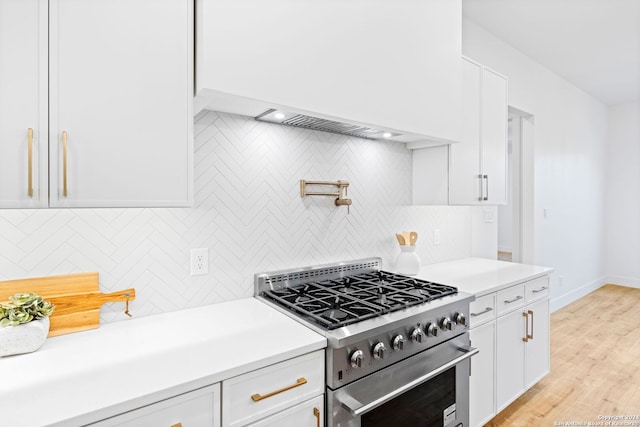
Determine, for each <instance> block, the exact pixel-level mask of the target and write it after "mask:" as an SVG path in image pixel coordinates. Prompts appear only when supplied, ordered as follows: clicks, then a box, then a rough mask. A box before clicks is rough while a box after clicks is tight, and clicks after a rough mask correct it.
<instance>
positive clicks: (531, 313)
mask: <svg viewBox="0 0 640 427" xmlns="http://www.w3.org/2000/svg"><path fill="white" fill-rule="evenodd" d="M527 313H529V314H530V315H531V335H527V338H528V339H530V340H532V339H533V310H528V311H527Z"/></svg>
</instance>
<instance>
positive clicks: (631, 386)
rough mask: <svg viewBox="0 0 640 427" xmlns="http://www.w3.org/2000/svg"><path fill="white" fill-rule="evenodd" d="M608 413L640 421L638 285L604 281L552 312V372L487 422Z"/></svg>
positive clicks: (524, 422)
mask: <svg viewBox="0 0 640 427" xmlns="http://www.w3.org/2000/svg"><path fill="white" fill-rule="evenodd" d="M498 369H500V367H498ZM607 415H609V416H613V415H625V416H634V415H635V416H638V418H636V419H633V420H632V419H629V420H619V421H618V422H620V421H626V422H628V423H631V424H626V425H634V426H640V289H633V288H626V287H621V286H614V285H605V286H603V287H602V288H600V289H598V290H597V291H595V292H593V293H591V294H589V295H587V296H586V297H584V298H581V299H579V300H578V301H575V302H574V303H572V304H570V305H568V306H566V307H564V308H562V309H560V310H558V311H556V312H555V313H553V314H552V315H551V373H550V374H549V375H547V376H546V377H545V378H544V379H543V380H542V381H541V382H539V383H538V384H536V385H535V386H534V387H533V388H532V389H530V390H529V391H527V392H526V393H525V394H523V395H522V396H521V397H520V398H519V399H518V400H516V401H515V402H514V403H512V404H511V405H510V406H509V407H508V408H506V409H505V410H504V411H502V412H501V413H500V414H498V415H497V416H496V417H495V418H494V419H493V420H491V421H490V422H489V423H488V424H487V426H535V427H537V426H554V425H560V424H555V423H556V422H558V423H562V422H569V421H572V422H575V423H580V422H583V423H585V424H584V425H588V423H589V422H591V423H598V422H604V421H605V420H602V419H599V418H598V416H607ZM565 425H567V424H565ZM574 425H579V424H574ZM592 425H597V424H592ZM602 425H605V424H602ZM610 425H615V424H610ZM619 425H625V424H619Z"/></svg>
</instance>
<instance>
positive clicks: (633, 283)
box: [606, 276, 640, 288]
mask: <svg viewBox="0 0 640 427" xmlns="http://www.w3.org/2000/svg"><path fill="white" fill-rule="evenodd" d="M606 283H611V284H612V285H620V286H628V287H630V288H640V278H637V277H624V276H607V281H606Z"/></svg>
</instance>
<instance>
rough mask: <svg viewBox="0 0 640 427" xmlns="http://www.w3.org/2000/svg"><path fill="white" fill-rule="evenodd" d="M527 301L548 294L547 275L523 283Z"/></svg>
mask: <svg viewBox="0 0 640 427" xmlns="http://www.w3.org/2000/svg"><path fill="white" fill-rule="evenodd" d="M524 290H525V300H526V302H527V303H529V302H531V301H536V300H539V299H541V298H544V297H547V296H549V276H544V277H539V278H537V279H534V280H531V281H529V282H527V283H525V284H524Z"/></svg>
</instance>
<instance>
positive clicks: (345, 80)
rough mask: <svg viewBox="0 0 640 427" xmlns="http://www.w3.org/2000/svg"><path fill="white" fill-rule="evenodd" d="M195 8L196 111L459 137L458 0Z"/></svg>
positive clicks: (446, 139)
mask: <svg viewBox="0 0 640 427" xmlns="http://www.w3.org/2000/svg"><path fill="white" fill-rule="evenodd" d="M196 7H197V11H196V16H197V20H196V89H197V92H196V97H195V111H196V112H198V111H200V110H202V109H210V110H215V111H223V112H228V113H234V114H242V115H245V116H250V117H259V116H262V115H264V114H265V113H267V116H268V112H269V111H271V110H275V111H272V114H271V117H272V118H273V115H275V112H276V111H277V112H280V113H282V114H283V115H284V116H285V117H286V118H291V117H292V116H300V115H301V116H305V117H303V118H298V119H296V120H291V122H295V123H302V124H304V125H305V126H304V127H308V128H311V129H320V130H329V131H332V132H340V133H347V134H353V133H349V132H341V130H342V129H350V130H353V129H356V128H367V130H366V131H365V134H364V135H358V136H365V137H366V136H367V134H370V135H382V138H383V139H389V140H391V141H398V142H404V143H407V145H408V146H409V147H410V148H419V147H422V146H433V145H442V144H447V143H452V142H458V141H460V105H461V104H460V102H461V101H460V96H461V95H460V78H461V61H460V57H461V5H460V0H426V1H425V0H397V1H393V2H389V1H388V0H349V1H344V0H305V1H300V0H271V1H269V2H265V1H264V0H197V3H196ZM309 124H312V126H309ZM325 127H326V128H327V129H324V128H325ZM331 129H333V130H331ZM386 133H388V134H390V135H387V136H386V138H385V136H384V134H386ZM376 138H377V136H376Z"/></svg>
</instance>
